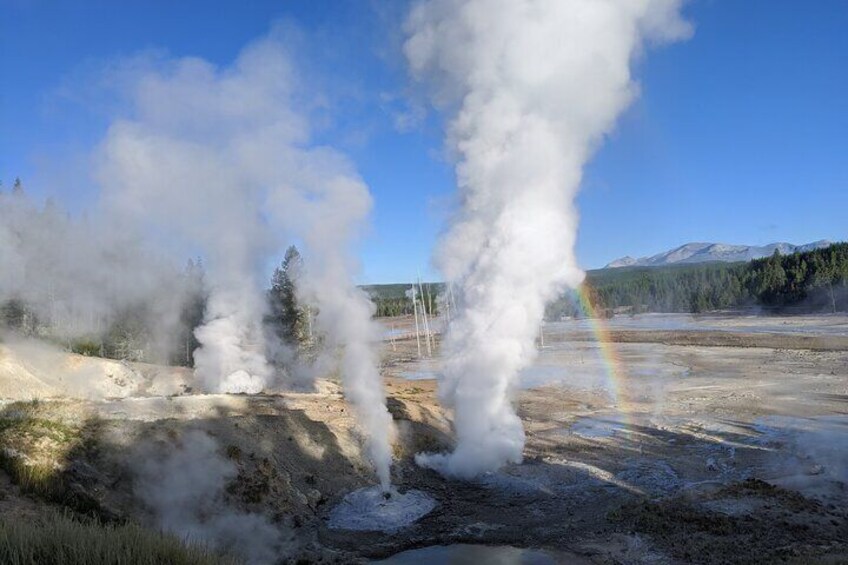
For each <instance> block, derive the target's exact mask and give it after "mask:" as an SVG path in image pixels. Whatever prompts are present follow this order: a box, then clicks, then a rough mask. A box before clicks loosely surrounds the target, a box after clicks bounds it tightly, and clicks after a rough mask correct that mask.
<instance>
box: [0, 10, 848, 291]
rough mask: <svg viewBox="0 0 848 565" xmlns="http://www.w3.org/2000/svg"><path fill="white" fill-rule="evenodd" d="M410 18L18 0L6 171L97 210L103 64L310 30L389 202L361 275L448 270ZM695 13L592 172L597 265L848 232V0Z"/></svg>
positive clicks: (209, 54)
mask: <svg viewBox="0 0 848 565" xmlns="http://www.w3.org/2000/svg"><path fill="white" fill-rule="evenodd" d="M403 13H404V4H403V3H402V2H379V1H376V0H375V1H373V2H369V1H367V0H334V1H329V0H303V1H300V0H290V1H283V0H278V1H276V2H259V1H250V2H227V3H224V2H209V1H203V2H201V1H194V0H191V1H183V2H172V1H160V0H146V1H141V0H124V1H122V2H120V3H117V2H114V1H110V0H98V1H75V2H47V1H42V0H0V77H2V79H0V80H2V83H1V84H0V179H2V181H3V183H4V186H6V187H8V186H9V185H10V184H11V182H12V181H13V179H14V177H16V176H20V177H22V178H23V179H24V181H25V183H26V186H27V190H28V191H30V192H31V193H32V194H34V195H36V196H38V197H46V196H49V195H52V196H54V197H56V198H57V199H58V200H60V201H61V202H62V203H63V204H64V205H65V206H66V207H68V208H69V209H70V210H71V211H72V212H74V213H81V212H82V211H83V210H84V209H86V208H87V207H90V206H91V205H93V203H94V202H95V201H96V188H95V187H94V186H93V184H92V183H91V182H90V181H89V180H88V179H87V178H86V174H87V170H86V165H85V156H86V154H87V152H88V151H90V149H91V147H92V146H93V145H94V144H95V143H96V142H97V141H98V139H100V137H101V136H102V135H103V133H104V129H105V127H106V125H107V121H106V116H105V115H104V113H103V112H98V111H97V108H92V107H90V105H86V104H79V103H75V102H73V101H72V100H69V99H68V97H67V96H66V95H65V94H66V93H67V92H68V91H73V90H75V89H80V88H81V87H84V85H81V84H80V83H81V82H82V81H84V79H85V77H86V76H88V75H87V73H88V71H89V70H90V69H92V68H95V67H98V66H99V65H102V64H104V63H105V62H108V61H110V60H115V59H117V58H120V57H127V56H131V55H133V54H135V53H138V52H140V51H144V50H150V49H163V50H165V51H167V52H168V53H169V54H171V55H173V56H186V55H192V56H199V57H203V58H205V59H207V60H209V61H212V62H213V63H216V64H220V65H226V64H228V63H230V62H231V61H232V60H233V59H234V58H235V57H236V55H237V54H238V51H239V50H240V49H241V48H242V47H243V46H244V45H245V44H247V43H248V42H250V41H251V40H253V39H255V38H257V37H259V36H261V35H263V34H264V33H266V32H267V31H268V29H269V27H270V26H271V25H272V23H273V22H275V21H279V20H286V21H289V22H291V23H292V24H293V25H295V26H296V27H298V28H299V29H300V30H301V32H302V34H301V36H302V43H303V45H302V47H301V49H300V50H299V53H300V54H301V57H302V59H303V60H302V61H299V63H300V64H301V66H302V67H303V68H308V69H310V72H311V73H313V74H315V75H316V76H320V77H322V82H323V84H325V85H326V86H327V87H328V88H330V89H331V90H332V91H333V93H334V96H335V99H334V112H333V113H334V115H335V120H334V122H333V123H332V125H331V126H330V127H328V128H327V129H326V130H325V131H324V132H323V133H322V136H323V141H326V142H329V143H332V144H334V145H336V146H337V147H338V148H339V149H341V150H343V151H344V152H346V153H347V154H348V155H350V156H351V158H352V159H353V160H354V161H355V162H356V164H357V166H358V168H359V171H360V173H361V174H362V176H363V177H364V178H365V180H366V181H367V182H368V184H369V186H370V187H371V190H372V192H373V195H374V199H375V202H376V207H375V210H374V216H373V226H372V228H371V230H370V232H369V234H368V237H367V239H366V241H365V242H364V244H363V246H362V264H363V273H362V276H361V280H362V282H394V281H401V280H409V279H410V278H413V277H414V276H415V275H416V272H417V271H421V272H422V274H424V275H425V276H427V277H436V276H437V274H436V273H434V272H433V270H432V267H431V266H430V253H431V251H432V248H433V245H434V243H435V241H436V239H437V237H438V233H439V231H440V230H441V229H442V227H443V225H444V222H445V220H446V215H447V213H448V210H449V209H450V206H451V201H452V200H451V198H452V195H453V192H454V187H453V173H452V167H451V164H450V163H448V162H446V161H445V160H444V158H443V153H442V135H441V124H440V121H439V117H438V115H436V114H435V113H433V112H432V111H430V112H429V113H428V115H427V118H426V119H425V120H423V121H422V122H421V123H420V124H419V125H418V126H417V127H415V128H412V129H409V130H407V131H398V130H397V128H396V127H395V125H394V117H395V115H396V113H397V112H399V111H403V110H404V109H405V108H406V102H405V98H404V97H405V96H406V94H407V93H408V92H409V83H408V79H407V76H406V71H405V69H404V66H403V60H402V57H401V54H400V52H399V47H400V42H401V41H402V37H401V32H400V29H399V24H400V21H401V20H402V17H403ZM685 13H686V15H687V16H688V18H689V19H690V20H691V21H692V22H693V23H694V24H695V27H696V31H695V35H694V37H693V38H692V39H690V40H689V41H687V42H685V43H678V44H675V45H672V46H670V47H665V48H663V49H660V50H654V51H651V52H649V53H648V56H647V57H646V58H645V59H644V60H643V61H641V62H640V63H639V64H638V66H637V68H636V75H637V78H638V79H639V81H640V83H641V96H640V98H639V99H638V100H637V101H636V102H635V103H634V104H633V106H632V107H631V108H630V110H629V111H628V112H627V113H626V114H625V115H624V116H623V117H622V119H621V121H620V123H619V126H618V128H617V130H616V131H615V132H614V133H613V135H612V136H611V137H610V138H609V139H608V140H607V142H606V143H605V144H604V146H603V147H602V148H601V149H600V151H599V152H598V154H597V155H596V156H595V158H594V159H593V160H592V162H591V163H590V164H589V166H588V167H587V170H586V177H585V180H584V183H583V188H582V191H581V194H580V196H579V197H578V207H579V209H580V214H581V224H580V236H579V240H578V246H577V252H578V257H579V259H580V262H581V265H582V266H583V267H584V268H595V267H600V266H603V265H604V264H605V263H607V262H609V261H610V260H612V259H615V258H617V257H620V256H622V255H633V256H642V255H648V254H652V253H656V252H659V251H663V250H665V249H667V248H670V247H674V246H677V245H679V244H682V243H685V242H688V241H721V242H727V243H748V244H764V243H769V242H773V241H790V242H796V243H806V242H809V241H813V240H817V239H832V240H844V239H848V33H846V32H845V30H846V29H848V2H846V1H844V0H815V1H812V2H804V3H799V2H795V1H790V0H747V1H746V2H735V1H733V0H713V1H710V0H692V1H691V2H689V3H688V4H687V7H686V9H685ZM553 244H555V242H552V245H553Z"/></svg>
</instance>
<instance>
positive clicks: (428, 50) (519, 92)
mask: <svg viewBox="0 0 848 565" xmlns="http://www.w3.org/2000/svg"><path fill="white" fill-rule="evenodd" d="M680 4H681V0H427V1H425V2H422V3H419V4H417V5H416V6H415V7H414V9H413V10H412V13H411V15H410V17H409V19H408V20H407V24H406V30H407V33H408V36H409V37H408V40H407V42H406V44H405V52H406V57H407V60H408V63H409V66H410V69H411V71H412V74H413V75H414V76H415V77H416V78H417V79H419V80H422V81H427V82H428V84H429V85H431V86H432V92H433V96H434V100H435V102H436V104H437V105H439V106H440V107H442V108H443V109H444V110H445V111H446V112H448V113H449V115H450V121H449V124H448V129H447V143H448V146H449V147H450V149H451V150H452V151H454V152H455V154H456V157H457V159H458V164H457V167H456V175H457V182H458V186H459V190H460V194H461V198H462V208H461V210H460V211H459V214H458V216H457V218H456V219H455V221H454V222H453V224H452V225H451V227H450V229H449V230H448V232H447V233H446V234H445V236H444V237H443V239H442V241H441V246H440V250H439V252H438V257H437V258H438V262H439V266H440V268H441V269H442V271H443V273H444V274H445V276H446V278H447V279H448V280H450V281H455V282H456V284H457V286H456V288H458V289H459V294H460V298H461V302H462V308H461V310H462V311H461V312H460V313H459V316H458V318H456V319H455V320H454V321H453V324H452V327H451V328H450V331H449V333H448V335H447V337H446V342H445V345H444V349H445V352H446V355H447V358H448V361H447V364H446V368H445V376H444V379H443V381H442V383H441V390H440V393H441V397H442V399H443V401H444V402H446V403H447V404H448V405H449V406H451V407H452V408H453V409H454V413H455V421H454V424H455V428H456V433H457V436H458V438H457V439H458V442H457V447H456V450H455V451H454V452H453V453H452V454H450V455H421V456H419V457H418V461H419V463H421V464H423V465H427V466H431V467H434V468H437V469H439V470H441V471H442V472H444V473H447V474H450V475H455V476H459V477H473V476H475V475H477V474H479V473H481V472H485V471H490V470H494V469H497V468H498V467H500V466H501V465H503V464H504V463H507V462H519V461H520V460H521V456H522V451H523V447H524V431H523V428H522V425H521V421H520V419H519V418H518V416H517V415H516V413H515V411H514V410H513V408H512V405H511V392H512V389H513V387H514V386H515V384H516V376H517V375H518V372H519V370H520V369H522V368H523V367H526V366H527V365H528V364H529V363H530V362H531V361H532V359H533V357H534V356H535V354H536V349H535V347H534V338H535V336H536V333H537V331H538V327H539V322H540V321H541V319H542V316H543V311H544V306H545V303H546V302H547V301H548V300H550V299H552V298H554V297H555V296H556V295H557V294H558V293H559V292H561V290H562V289H563V287H564V286H566V285H568V286H576V285H578V284H579V283H580V282H581V280H582V278H583V273H582V272H581V270H580V269H579V268H578V266H577V262H576V259H575V256H574V243H575V239H576V234H577V213H576V211H575V209H574V204H573V199H574V196H575V194H576V192H577V190H578V187H579V185H580V181H581V174H582V168H583V165H584V164H585V163H586V161H587V160H588V159H589V157H590V156H591V154H592V152H593V150H594V149H595V148H596V147H597V145H598V144H599V143H600V142H601V141H602V139H603V136H604V135H605V134H606V133H608V132H609V131H610V130H611V129H612V127H613V125H614V123H615V120H616V117H617V116H618V115H619V114H620V113H621V112H622V111H623V110H624V109H625V108H626V107H627V105H628V104H629V102H630V101H631V100H632V99H633V97H634V95H635V94H636V92H637V85H636V84H635V83H634V82H633V80H632V78H631V70H630V67H631V64H632V62H633V59H634V57H635V56H636V55H638V54H639V53H640V51H641V49H642V47H643V45H644V44H645V43H646V42H650V41H658V42H659V41H673V40H677V39H681V38H685V37H686V36H688V35H689V34H690V33H691V28H690V26H689V25H688V24H687V23H686V22H685V21H683V20H682V19H681V16H680V11H679V10H680Z"/></svg>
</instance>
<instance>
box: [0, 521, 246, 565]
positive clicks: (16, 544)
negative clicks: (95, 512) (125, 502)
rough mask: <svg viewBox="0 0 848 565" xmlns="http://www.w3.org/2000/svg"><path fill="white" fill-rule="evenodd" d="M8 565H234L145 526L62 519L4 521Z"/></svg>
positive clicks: (3, 552)
mask: <svg viewBox="0 0 848 565" xmlns="http://www.w3.org/2000/svg"><path fill="white" fill-rule="evenodd" d="M0 563H3V564H6V565H42V564H44V565H47V564H50V565H54V564H55V565H72V564H73V565H107V564H109V565H114V564H121V565H160V564H161V565H165V564H168V565H170V564H174V565H213V564H215V565H235V564H236V563H238V562H237V561H236V560H234V559H232V558H228V557H222V556H220V555H218V554H216V553H213V552H212V551H209V550H207V549H206V548H203V547H201V546H197V545H190V544H185V543H182V542H181V541H180V540H179V539H177V538H175V537H173V536H169V535H166V534H162V533H158V532H153V531H150V530H146V529H144V528H141V527H140V526H137V525H133V524H128V525H121V526H109V525H105V526H104V525H101V524H99V523H97V522H94V521H79V520H76V519H73V518H71V517H69V516H64V515H60V514H56V515H51V516H49V517H47V518H43V519H39V520H37V521H21V520H11V519H8V518H2V519H0Z"/></svg>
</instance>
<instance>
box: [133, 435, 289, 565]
mask: <svg viewBox="0 0 848 565" xmlns="http://www.w3.org/2000/svg"><path fill="white" fill-rule="evenodd" d="M217 450H218V445H217V443H216V442H215V440H214V439H212V438H211V437H210V436H209V435H207V434H206V433H204V432H202V431H199V430H192V431H189V432H187V433H186V434H185V435H184V437H183V438H182V441H181V443H180V444H179V445H178V446H176V447H174V448H172V449H169V451H168V452H167V453H165V454H164V456H162V455H160V454H157V453H155V452H153V450H152V449H151V448H148V449H146V450H144V452H143V453H142V454H141V457H140V459H141V460H142V461H141V463H140V466H139V472H138V477H137V478H136V482H135V490H136V493H137V495H138V497H139V499H140V500H141V501H142V502H144V504H145V505H146V506H147V507H148V508H149V509H150V510H151V511H152V512H153V514H154V515H155V518H156V520H157V521H158V523H159V526H160V527H161V528H162V529H163V530H165V531H167V532H171V533H173V534H175V535H177V536H179V537H180V538H182V539H185V540H188V541H190V542H193V543H200V544H203V545H207V546H209V547H213V548H215V549H218V550H223V551H227V552H230V553H235V554H237V555H239V556H242V557H244V558H245V559H247V561H248V562H249V563H254V564H260V563H274V562H275V561H277V558H278V557H279V556H280V553H281V550H282V549H283V542H284V540H283V535H282V532H281V530H279V529H278V528H276V527H274V526H273V525H272V524H271V523H270V521H269V520H268V519H267V518H266V517H265V516H263V515H261V514H252V513H247V512H243V511H240V510H238V509H236V508H233V507H231V506H229V505H228V504H227V503H226V501H225V500H224V491H225V487H226V485H227V482H228V481H230V480H231V479H233V478H234V477H235V476H236V474H237V469H236V467H235V465H234V464H233V463H231V462H230V461H228V460H227V459H225V458H224V457H223V456H221V455H220V454H219V453H218V451H217Z"/></svg>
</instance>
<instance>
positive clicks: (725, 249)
mask: <svg viewBox="0 0 848 565" xmlns="http://www.w3.org/2000/svg"><path fill="white" fill-rule="evenodd" d="M829 245H832V242H830V241H827V240H824V239H823V240H821V241H814V242H813V243H806V244H804V245H793V244H791V243H783V242H781V243H771V244H769V245H762V246H755V245H727V244H725V243H687V244H686V245H681V246H680V247H676V248H674V249H672V250H671V251H666V252H665V253H657V254H656V255H651V256H650V257H642V258H640V259H634V258H633V257H622V258H621V259H616V260H615V261H613V262H611V263H609V264H608V265H607V266H606V267H604V268H605V269H615V268H619V267H661V266H663V265H675V264H678V263H707V262H710V261H724V262H726V263H732V262H735V261H750V260H752V259H760V258H762V257H768V256H770V255H772V254H773V253H774V250H775V249H778V250H780V253H781V254H782V255H789V254H792V253H795V252H796V251H798V252H804V251H812V250H813V249H821V248H823V247H828V246H829Z"/></svg>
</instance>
